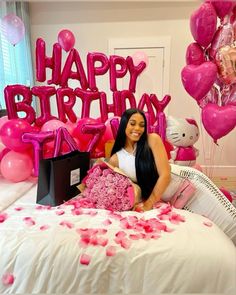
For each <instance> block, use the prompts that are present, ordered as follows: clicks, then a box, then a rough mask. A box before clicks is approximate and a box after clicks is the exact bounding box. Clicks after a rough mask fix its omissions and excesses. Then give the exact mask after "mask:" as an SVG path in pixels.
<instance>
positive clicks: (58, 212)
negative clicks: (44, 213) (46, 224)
mask: <svg viewBox="0 0 236 295" xmlns="http://www.w3.org/2000/svg"><path fill="white" fill-rule="evenodd" d="M55 213H56V215H63V214H65V211H64V210H58V211H56V212H55Z"/></svg>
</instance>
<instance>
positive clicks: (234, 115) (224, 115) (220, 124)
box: [201, 103, 236, 143]
mask: <svg viewBox="0 0 236 295" xmlns="http://www.w3.org/2000/svg"><path fill="white" fill-rule="evenodd" d="M201 115H202V123H203V126H204V128H205V129H206V131H207V133H208V134H209V135H210V136H211V137H212V138H213V140H214V142H215V143H216V142H217V140H218V139H219V138H221V137H223V136H225V135H226V134H228V133H229V132H230V131H231V130H233V129H234V128H235V126H236V106H233V105H226V106H218V105H216V104H212V103H209V104H207V105H206V106H205V107H204V108H203V109H202V114H201Z"/></svg>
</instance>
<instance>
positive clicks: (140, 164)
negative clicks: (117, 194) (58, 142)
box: [111, 108, 159, 200]
mask: <svg viewBox="0 0 236 295" xmlns="http://www.w3.org/2000/svg"><path fill="white" fill-rule="evenodd" d="M137 113H138V114H140V115H142V117H143V119H144V122H145V126H144V132H143V134H142V136H141V137H140V139H139V141H138V142H137V149H136V156H135V168H136V176H137V182H138V185H139V186H140V188H141V191H142V199H143V200H147V199H148V197H149V196H150V194H151V192H152V190H153V188H154V186H155V184H156V182H157V179H158V177H159V175H158V172H157V168H156V164H155V160H154V156H153V153H152V150H151V148H150V147H149V145H148V139H147V134H148V133H147V119H146V117H145V114H144V112H143V111H142V110H139V109H135V108H132V109H128V110H126V111H125V112H124V113H123V114H122V117H121V120H120V125H119V128H118V131H117V136H116V139H115V143H114V145H113V148H112V151H111V155H113V154H115V153H116V152H118V151H119V150H121V149H122V148H124V146H125V142H126V133H125V130H126V127H127V124H128V121H129V119H130V117H131V116H132V115H134V114H137Z"/></svg>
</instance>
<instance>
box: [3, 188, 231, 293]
mask: <svg viewBox="0 0 236 295" xmlns="http://www.w3.org/2000/svg"><path fill="white" fill-rule="evenodd" d="M35 196H36V186H35V185H34V186H33V187H31V188H30V189H29V191H28V192H27V193H26V194H24V197H22V198H20V199H19V200H18V201H16V202H15V204H13V205H11V206H10V207H9V208H8V209H6V210H5V211H3V212H1V216H2V219H1V218H0V220H2V221H3V220H4V221H3V222H2V223H0V278H2V277H3V276H4V275H11V276H12V277H13V278H14V282H13V283H11V284H3V282H2V281H0V292H1V293H60V294H65V293H76V294H78V293H107V294H112V293H123V294H124V293H126V294H127V293H150V294H157V293H231V294H233V293H235V292H236V282H235V274H236V251H235V249H236V248H235V247H234V245H233V243H232V241H231V240H230V239H229V238H228V237H227V236H226V235H225V234H224V233H223V232H222V231H221V230H220V229H219V228H218V227H217V226H216V225H215V224H214V223H212V222H211V221H210V220H209V219H207V218H205V217H203V216H201V215H197V214H193V213H191V212H187V211H185V210H177V209H173V208H170V207H168V205H166V204H163V206H162V207H160V208H158V209H154V210H151V211H149V212H145V213H136V212H122V213H118V214H114V213H111V212H109V211H105V210H97V209H81V208H75V207H76V204H75V205H67V206H65V205H64V206H61V207H60V208H45V207H40V206H39V207H38V206H37V205H36V204H35ZM3 216H4V217H3Z"/></svg>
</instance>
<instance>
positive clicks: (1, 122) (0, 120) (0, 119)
mask: <svg viewBox="0 0 236 295" xmlns="http://www.w3.org/2000/svg"><path fill="white" fill-rule="evenodd" d="M7 121H8V117H7V116H3V117H1V118H0V129H1V127H2V125H3V124H5V123H6V122H7Z"/></svg>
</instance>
